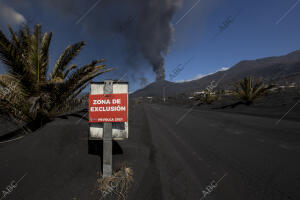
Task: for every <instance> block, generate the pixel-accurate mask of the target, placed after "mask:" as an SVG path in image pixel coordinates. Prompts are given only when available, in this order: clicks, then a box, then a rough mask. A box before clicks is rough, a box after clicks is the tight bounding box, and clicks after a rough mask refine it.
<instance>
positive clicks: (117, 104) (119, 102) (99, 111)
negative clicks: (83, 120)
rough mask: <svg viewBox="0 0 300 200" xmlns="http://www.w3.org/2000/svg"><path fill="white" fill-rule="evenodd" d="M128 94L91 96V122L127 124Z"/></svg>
mask: <svg viewBox="0 0 300 200" xmlns="http://www.w3.org/2000/svg"><path fill="white" fill-rule="evenodd" d="M127 116H128V110H127V93H122V94H96V95H89V122H90V123H103V122H127V121H128V119H127V118H128V117H127Z"/></svg>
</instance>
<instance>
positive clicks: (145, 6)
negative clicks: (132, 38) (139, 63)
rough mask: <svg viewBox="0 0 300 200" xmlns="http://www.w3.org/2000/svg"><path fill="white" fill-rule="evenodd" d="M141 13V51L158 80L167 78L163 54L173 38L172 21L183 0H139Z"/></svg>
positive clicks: (138, 40) (139, 27)
mask: <svg viewBox="0 0 300 200" xmlns="http://www.w3.org/2000/svg"><path fill="white" fill-rule="evenodd" d="M137 2H139V3H140V6H141V7H142V9H141V14H140V18H139V21H138V25H137V30H136V33H137V42H138V44H139V45H140V48H141V52H142V53H143V55H144V57H145V58H146V59H147V60H148V61H149V62H150V64H151V65H152V67H153V71H154V72H155V73H156V80H157V81H159V80H164V79H165V68H164V64H165V61H164V58H163V55H166V54H167V53H168V47H169V45H170V43H171V42H172V39H173V26H172V24H171V23H170V22H171V20H172V17H173V15H174V12H175V11H176V9H177V8H178V7H179V6H180V5H181V0H148V1H147V0H143V1H141V0H139V1H137Z"/></svg>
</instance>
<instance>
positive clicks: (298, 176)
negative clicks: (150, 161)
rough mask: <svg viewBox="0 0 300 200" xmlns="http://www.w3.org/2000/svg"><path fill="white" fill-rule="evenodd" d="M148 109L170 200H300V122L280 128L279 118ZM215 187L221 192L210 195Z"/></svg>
mask: <svg viewBox="0 0 300 200" xmlns="http://www.w3.org/2000/svg"><path fill="white" fill-rule="evenodd" d="M144 109H145V112H146V114H147V117H148V123H149V125H150V130H151V135H152V140H153V141H152V142H153V144H154V146H155V149H156V159H155V160H156V163H157V165H158V168H159V171H160V177H161V184H162V189H163V190H162V191H163V192H162V193H163V196H164V199H201V198H202V197H203V194H205V195H206V199H210V198H211V199H243V200H245V199H253V200H254V199H300V191H299V188H300V170H299V169H300V159H299V156H300V123H299V122H296V121H285V120H283V121H281V122H280V123H279V124H278V125H276V124H275V123H276V121H277V120H276V119H273V118H264V117H256V116H248V115H240V114H230V113H221V112H211V111H201V110H199V109H189V108H178V107H175V106H173V107H170V106H161V105H145V106H144ZM221 178H222V179H221ZM220 179H221V180H220ZM219 180H220V181H219ZM212 181H214V182H218V181H219V182H218V184H217V186H216V184H214V182H213V183H212ZM211 183H212V184H211ZM210 185H213V186H216V187H213V191H210V192H209V189H208V190H207V189H206V187H207V186H210ZM207 193H210V194H207ZM202 199H204V198H202Z"/></svg>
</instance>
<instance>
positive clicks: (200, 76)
mask: <svg viewBox="0 0 300 200" xmlns="http://www.w3.org/2000/svg"><path fill="white" fill-rule="evenodd" d="M228 69H229V67H222V68H221V69H218V70H217V71H216V72H220V71H226V70H228ZM216 72H214V73H216ZM214 73H209V74H198V75H196V76H195V77H194V78H192V79H188V80H178V81H175V82H177V83H183V82H188V81H194V80H197V79H200V78H203V77H205V76H208V75H211V74H214Z"/></svg>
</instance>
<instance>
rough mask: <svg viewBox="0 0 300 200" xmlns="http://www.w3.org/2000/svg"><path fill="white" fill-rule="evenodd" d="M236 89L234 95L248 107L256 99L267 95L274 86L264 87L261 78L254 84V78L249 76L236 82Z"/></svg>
mask: <svg viewBox="0 0 300 200" xmlns="http://www.w3.org/2000/svg"><path fill="white" fill-rule="evenodd" d="M234 87H235V90H233V91H232V94H233V95H234V96H235V97H237V98H238V99H240V100H241V101H243V102H244V103H246V105H250V104H252V103H253V101H254V100H255V99H257V98H259V97H262V96H264V95H266V94H267V93H268V91H269V90H270V89H271V88H273V87H274V85H264V84H263V83H262V79H261V78H260V79H258V80H256V81H255V82H254V78H253V77H252V76H249V77H246V78H244V79H243V80H239V81H238V82H236V83H235V84H234Z"/></svg>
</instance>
